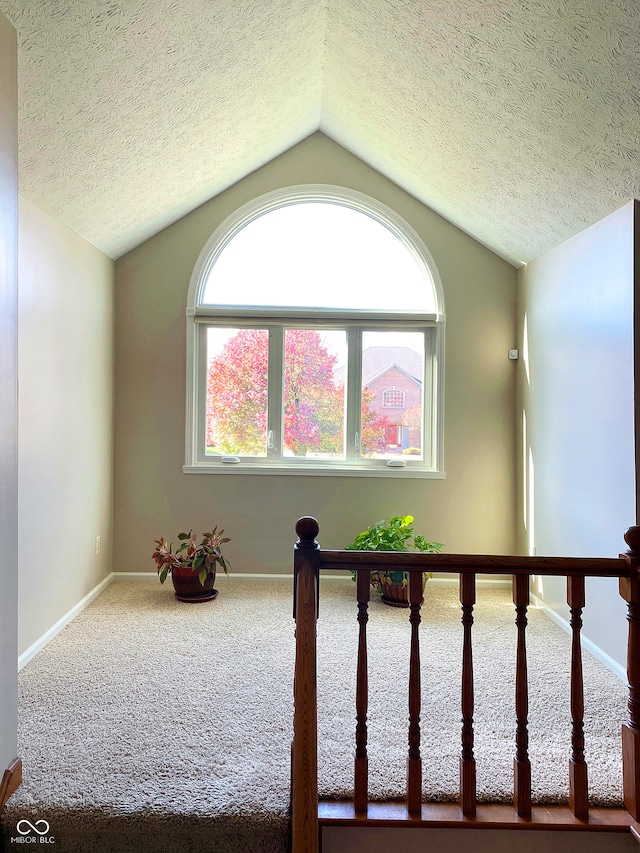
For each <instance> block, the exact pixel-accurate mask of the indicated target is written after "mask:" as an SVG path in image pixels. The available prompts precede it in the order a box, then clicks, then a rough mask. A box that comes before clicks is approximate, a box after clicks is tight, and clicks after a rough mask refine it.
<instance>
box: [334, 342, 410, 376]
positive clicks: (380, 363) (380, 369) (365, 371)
mask: <svg viewBox="0 0 640 853" xmlns="http://www.w3.org/2000/svg"><path fill="white" fill-rule="evenodd" d="M392 367H397V368H398V369H399V370H401V371H402V372H403V373H405V374H406V375H407V376H409V377H410V378H411V379H413V380H414V381H416V382H419V383H420V384H422V376H423V362H422V355H421V354H420V353H419V352H416V351H415V350H413V349H411V348H410V347H378V346H375V347H367V348H366V349H364V350H363V351H362V384H363V385H368V384H369V383H370V382H373V380H374V379H377V378H378V377H379V376H382V375H383V374H385V373H386V372H387V371H388V370H391V368H392ZM343 377H344V366H343V367H339V368H338V369H337V370H336V371H335V380H336V382H341V381H343Z"/></svg>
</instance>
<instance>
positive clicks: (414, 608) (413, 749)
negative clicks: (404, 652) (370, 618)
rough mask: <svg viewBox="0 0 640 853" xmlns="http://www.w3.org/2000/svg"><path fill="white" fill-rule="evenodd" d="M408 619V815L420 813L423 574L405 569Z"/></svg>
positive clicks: (416, 815)
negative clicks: (409, 634)
mask: <svg viewBox="0 0 640 853" xmlns="http://www.w3.org/2000/svg"><path fill="white" fill-rule="evenodd" d="M407 574H408V586H409V622H410V624H411V651H410V656H409V755H408V758H407V811H408V813H409V817H420V816H421V813H422V759H421V757H420V638H419V635H418V627H419V625H420V608H421V605H422V573H421V572H408V573H407Z"/></svg>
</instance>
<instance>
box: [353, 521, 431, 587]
mask: <svg viewBox="0 0 640 853" xmlns="http://www.w3.org/2000/svg"><path fill="white" fill-rule="evenodd" d="M414 521H415V519H414V517H413V516H412V515H394V516H393V517H392V518H383V519H382V520H381V521H377V522H376V523H375V524H374V525H372V526H371V527H368V528H367V529H366V530H363V531H362V532H361V533H358V535H357V536H356V538H355V539H354V540H353V542H351V543H350V544H349V545H346V546H345V551H409V550H412V549H413V550H416V551H422V552H424V553H426V554H439V553H440V551H442V549H443V548H444V545H443V543H442V542H428V541H427V539H426V538H425V537H424V536H423V535H422V534H421V533H414V530H413V522H414ZM429 575H431V573H429ZM352 576H353V579H354V581H355V579H356V573H355V572H353V573H352ZM384 584H402V585H403V586H406V585H407V574H406V572H395V571H391V572H378V571H373V572H371V586H373V587H374V588H375V589H380V590H383V587H384Z"/></svg>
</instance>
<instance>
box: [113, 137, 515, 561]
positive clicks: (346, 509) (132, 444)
mask: <svg viewBox="0 0 640 853" xmlns="http://www.w3.org/2000/svg"><path fill="white" fill-rule="evenodd" d="M304 183H327V184H335V185H339V186H347V187H351V188H353V189H355V190H358V191H360V192H363V193H367V194H368V195H370V196H373V197H374V198H376V199H378V200H379V201H381V202H383V203H384V204H386V205H388V206H389V207H391V208H393V209H394V210H395V211H397V212H398V213H399V214H400V215H401V216H402V217H404V219H405V220H406V221H407V222H408V223H409V224H410V225H411V226H412V227H413V228H414V229H415V230H416V231H417V232H418V233H419V234H420V236H421V237H422V239H423V240H424V241H425V243H426V245H427V247H428V248H429V250H430V252H431V253H432V255H433V257H434V259H435V262H436V264H437V266H438V269H439V271H440V274H441V277H442V281H443V286H444V290H445V299H446V307H447V332H446V334H447V340H446V389H445V401H446V410H445V468H446V471H447V476H446V479H444V480H409V481H402V480H394V481H389V480H384V481H382V480H376V479H361V478H337V477H300V476H296V477H286V476H277V475H276V476H274V475H268V476H267V475H256V476H253V475H246V474H243V475H238V476H233V475H221V476H216V475H214V474H212V475H207V474H183V473H182V465H183V462H184V406H185V402H184V401H185V371H186V368H185V347H186V343H185V306H186V296H187V288H188V284H189V278H190V276H191V272H192V270H193V267H194V265H195V263H196V260H197V257H198V254H199V252H200V251H201V249H202V247H203V246H204V244H205V243H206V241H207V240H208V238H209V237H210V235H211V234H212V233H213V231H214V230H215V228H216V227H217V226H218V225H219V224H220V223H221V222H222V221H223V220H224V219H225V218H226V217H227V216H228V215H229V214H231V213H232V212H234V211H235V210H237V208H238V207H240V206H241V205H243V204H245V203H246V202H247V201H249V200H251V199H253V198H255V197H256V196H259V195H261V194H262V193H265V192H268V191H271V190H274V189H277V188H279V187H286V186H291V185H295V184H304ZM116 277H117V280H116V394H117V405H116V433H115V434H116V444H115V456H116V464H115V504H114V506H115V516H114V525H115V568H116V569H118V570H120V571H127V572H134V571H153V564H152V562H151V560H150V555H151V551H152V550H153V540H154V539H156V538H157V537H158V536H160V535H163V536H166V537H167V538H169V539H171V538H173V539H175V537H176V534H177V532H178V531H179V530H182V529H187V530H188V529H189V528H192V527H193V528H194V529H197V530H200V531H201V530H203V529H205V530H206V529H207V528H208V526H209V524H211V522H212V521H213V522H214V523H216V524H221V525H222V526H224V527H225V529H226V530H227V532H228V534H229V535H230V536H231V537H232V540H233V541H232V542H231V543H230V545H229V556H230V558H231V560H232V562H233V565H234V569H235V570H236V571H238V572H262V573H269V572H276V573H281V572H290V571H291V560H292V558H291V552H292V545H293V542H294V541H295V534H294V524H295V521H296V519H297V518H298V517H299V516H301V515H307V514H311V515H316V516H317V517H318V519H319V522H320V528H321V542H322V544H323V546H324V547H335V548H340V547H342V546H344V545H345V544H346V543H347V542H348V541H350V540H351V539H352V538H353V536H354V535H355V534H356V533H357V532H358V531H359V530H361V529H362V528H363V527H366V526H367V525H369V524H372V523H374V522H375V521H377V520H378V519H380V518H382V517H384V516H387V515H391V514H398V513H402V514H406V513H411V514H413V515H414V516H415V517H416V521H417V524H416V527H417V529H418V530H422V531H423V532H424V533H425V535H426V536H427V537H432V538H435V539H438V540H440V541H442V542H445V543H446V545H447V549H448V550H450V551H456V550H459V551H472V552H476V553H477V552H484V551H489V552H495V553H505V552H506V553H509V552H512V551H513V549H514V547H515V540H514V514H513V507H514V497H515V496H514V478H515V474H514V462H513V460H514V456H515V448H514V421H513V412H514V402H515V373H514V367H513V363H512V362H509V361H508V360H507V350H508V348H509V347H512V346H514V339H515V286H516V285H515V282H516V271H515V270H514V269H513V267H511V266H510V265H509V264H507V263H506V262H505V261H503V260H502V259H500V258H498V257H497V256H495V255H494V254H492V253H491V252H490V251H489V250H487V249H486V248H485V247H483V246H481V245H480V244H479V243H477V242H475V241H474V240H473V239H471V238H470V237H469V236H467V235H466V234H464V233H462V232H461V231H460V230H458V229H457V228H455V227H454V226H452V225H451V224H450V223H448V222H446V221H445V220H444V219H442V218H441V217H440V216H438V215H437V214H435V213H433V211H430V210H429V209H427V208H426V207H424V206H423V205H422V204H420V203H419V202H418V201H416V200H415V199H414V198H412V197H411V196H409V195H407V194H406V193H404V192H403V191H402V190H400V189H399V188H398V187H396V186H395V185H394V184H393V183H391V182H390V181H388V180H386V179H385V178H384V177H382V176H381V175H380V174H379V173H377V172H375V171H373V170H372V169H371V168H369V167H368V166H366V165H365V164H364V163H363V162H362V161H360V160H358V159H357V158H356V157H354V156H353V155H351V154H349V153H348V152H347V151H345V150H344V149H343V148H341V147H340V146H339V145H337V144H336V143H334V142H332V141H331V140H329V139H328V138H327V137H325V136H323V135H322V134H320V133H318V134H314V135H313V136H311V137H309V138H308V139H306V140H305V141H303V142H302V143H300V144H299V145H297V146H295V147H294V148H292V149H291V150H290V151H288V152H287V153H285V154H283V155H282V156H281V157H278V158H277V159H276V160H274V161H273V162H271V163H270V164H268V165H267V166H265V167H264V168H262V169H259V170H258V171H257V172H254V173H253V174H251V175H250V176H248V177H247V178H245V179H244V180H242V181H240V182H239V183H238V184H236V185H235V186H233V187H231V188H230V189H229V190H227V191H226V192H224V193H222V194H221V195H220V196H218V197H216V198H214V199H213V200H212V201H210V202H209V203H207V204H205V205H204V206H203V207H201V208H199V209H198V210H196V211H194V212H193V213H191V214H190V215H188V216H186V217H185V218H184V219H182V220H180V221H179V222H177V223H175V224H174V225H172V226H171V227H170V228H167V229H166V230H165V231H163V232H161V233H160V234H158V235H156V236H155V237H153V238H152V239H151V240H148V241H147V242H146V243H144V244H143V245H141V246H139V247H138V248H137V249H135V250H133V251H132V252H129V253H128V254H127V255H125V256H124V257H122V258H120V259H119V260H118V261H117V262H116Z"/></svg>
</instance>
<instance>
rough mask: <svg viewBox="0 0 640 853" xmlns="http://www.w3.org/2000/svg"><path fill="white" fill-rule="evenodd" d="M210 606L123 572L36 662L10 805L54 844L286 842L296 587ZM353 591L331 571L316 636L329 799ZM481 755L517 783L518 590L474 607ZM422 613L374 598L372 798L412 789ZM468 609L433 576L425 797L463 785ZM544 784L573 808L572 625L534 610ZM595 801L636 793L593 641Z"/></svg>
mask: <svg viewBox="0 0 640 853" xmlns="http://www.w3.org/2000/svg"><path fill="white" fill-rule="evenodd" d="M218 587H219V589H220V595H219V596H218V598H217V599H216V600H215V601H213V602H208V603H204V604H197V605H190V604H184V603H181V602H179V601H177V600H176V599H175V598H174V596H173V594H172V591H171V590H170V588H169V587H168V586H165V587H161V586H160V585H159V584H158V585H155V584H152V583H115V584H112V585H111V586H110V587H108V588H107V589H106V590H105V592H104V593H103V594H102V595H101V596H100V597H99V598H98V599H96V601H95V602H93V603H92V604H91V605H90V606H89V607H88V608H87V609H86V610H85V611H84V612H83V613H81V614H80V615H79V616H78V617H77V618H76V619H75V620H74V621H73V622H72V623H71V624H70V625H69V626H67V627H66V628H65V629H64V631H62V633H61V634H59V635H58V636H57V637H56V638H55V639H54V640H53V641H52V642H51V643H50V644H49V645H48V646H47V647H46V648H45V649H44V650H43V651H42V652H40V653H39V654H38V655H37V656H36V657H35V658H34V659H33V660H32V661H31V662H30V663H29V664H28V665H27V666H26V667H25V668H24V669H23V671H22V672H21V673H20V699H19V717H20V722H19V754H20V755H21V757H22V759H23V763H24V783H23V785H22V787H21V788H20V789H19V790H18V792H17V793H16V794H15V795H14V796H13V797H12V798H11V799H10V801H9V804H8V806H7V810H6V812H5V815H4V818H3V835H4V840H5V844H6V846H7V848H9V847H11V848H12V849H13V848H14V847H15V844H12V843H11V840H10V839H11V838H12V837H15V836H16V834H17V833H16V824H17V822H18V821H19V820H21V819H28V820H30V821H31V822H35V821H37V820H41V819H44V820H46V821H47V822H48V823H49V824H50V833H51V835H52V836H53V837H55V839H56V842H55V850H56V851H57V853H67V851H68V853H76V851H78V853H84V851H87V853H102V851H107V850H109V851H111V850H113V851H116V852H117V853H119V851H123V853H124V851H136V852H137V853H146V852H147V851H154V852H155V851H157V853H165V851H166V853H182V851H191V853H199V851H205V850H207V851H216V853H218V851H219V853H223V851H224V853H240V851H242V853H252V851H268V853H283V851H284V850H285V841H286V825H287V813H288V802H289V749H290V741H291V718H292V674H293V656H294V639H293V621H292V617H291V586H290V583H289V582H287V581H274V582H255V581H241V580H238V579H235V578H234V579H231V580H229V579H226V578H224V577H223V578H221V579H219V581H218ZM354 589H355V588H354V586H353V585H352V584H350V583H345V582H339V581H327V582H324V581H323V589H322V595H321V611H320V621H319V625H318V631H319V664H318V666H319V671H318V686H319V729H320V746H319V779H320V790H321V795H322V796H324V797H344V796H348V795H349V794H350V793H351V792H352V779H351V775H352V756H353V731H354V679H353V673H354V671H355V669H354V668H355V653H356V642H357V623H356V621H355V607H354ZM475 617H476V622H475V626H474V664H475V674H476V706H477V707H476V715H475V718H476V757H477V762H478V792H479V796H480V798H481V799H482V800H485V801H498V802H499V801H508V800H510V798H511V796H512V780H511V773H512V769H511V768H512V762H513V750H514V726H515V722H514V701H513V683H514V661H515V626H514V624H513V606H512V605H511V602H510V594H509V592H508V591H506V590H483V591H481V592H480V593H479V600H478V605H477V607H476V610H475ZM407 618H408V617H407V611H405V610H399V609H394V608H390V607H387V606H385V605H384V604H382V603H381V602H380V601H379V600H378V599H377V598H376V597H374V599H373V600H372V604H371V608H370V622H369V635H370V646H369V649H370V652H369V653H370V690H371V699H370V709H369V717H370V748H369V753H370V765H371V771H370V772H371V797H372V798H375V799H384V798H401V797H402V795H403V791H404V778H405V755H406V717H407V711H406V704H407V702H406V676H407V672H408V640H409V626H408V622H407ZM459 620H460V611H459V604H458V601H457V589H456V588H455V587H445V586H442V585H440V586H438V585H436V584H429V585H428V586H427V590H426V601H425V607H424V608H423V624H422V626H421V637H422V639H421V651H422V681H423V711H422V736H423V740H422V753H423V764H424V777H425V778H424V797H425V800H451V799H456V797H457V788H458V756H459V748H460V747H459V742H460V722H459V721H460V709H459V706H460V655H461V627H460V621H459ZM528 653H529V667H530V735H531V759H532V767H533V771H532V772H533V795H534V798H535V799H536V800H537V801H538V802H562V801H564V800H566V798H567V793H568V783H567V763H568V758H569V750H570V717H569V699H568V697H569V688H568V672H569V654H570V646H569V638H568V637H567V635H566V634H564V633H563V632H562V631H561V630H560V629H559V628H557V627H556V626H555V625H553V624H552V623H551V622H549V620H548V619H547V618H546V617H545V616H544V615H543V614H542V613H541V612H540V611H539V610H537V609H535V608H531V609H530V611H529V628H528ZM584 672H585V703H586V719H585V729H586V738H587V760H588V762H589V776H590V787H591V797H592V802H593V803H594V804H596V803H597V804H610V805H615V804H618V803H619V802H620V797H621V783H622V773H621V762H620V748H619V737H620V735H619V732H620V724H621V722H622V721H623V720H624V717H625V703H626V688H625V686H624V685H623V684H622V683H621V682H620V681H619V680H618V679H617V678H616V677H615V676H614V675H613V674H611V673H610V672H609V671H608V670H607V669H605V668H604V667H603V666H602V665H601V664H600V663H599V662H598V661H596V660H595V659H594V658H592V657H591V656H590V655H589V654H585V662H584Z"/></svg>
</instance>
